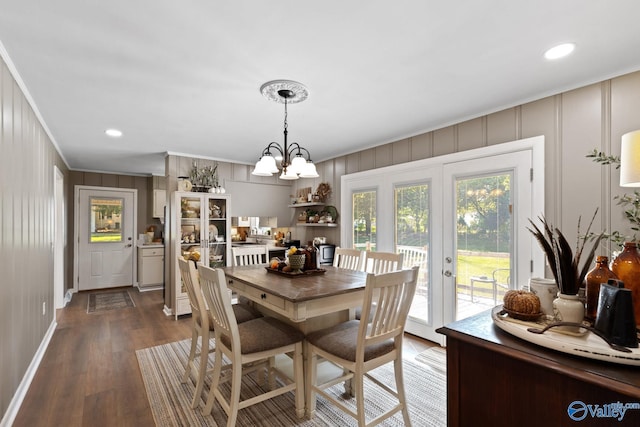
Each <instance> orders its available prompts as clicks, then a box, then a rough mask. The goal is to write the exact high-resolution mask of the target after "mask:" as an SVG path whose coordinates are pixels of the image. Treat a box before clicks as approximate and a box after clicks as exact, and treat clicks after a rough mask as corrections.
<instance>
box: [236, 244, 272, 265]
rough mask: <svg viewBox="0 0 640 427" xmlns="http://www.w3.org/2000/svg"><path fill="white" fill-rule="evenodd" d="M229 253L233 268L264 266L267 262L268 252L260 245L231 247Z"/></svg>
mask: <svg viewBox="0 0 640 427" xmlns="http://www.w3.org/2000/svg"><path fill="white" fill-rule="evenodd" d="M231 252H232V254H233V265H234V266H239V265H257V264H266V263H267V262H268V261H269V260H268V258H269V251H268V250H267V247H266V246H262V245H257V246H240V247H232V248H231Z"/></svg>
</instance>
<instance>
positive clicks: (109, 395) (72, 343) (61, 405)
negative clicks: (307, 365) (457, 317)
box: [14, 288, 434, 427]
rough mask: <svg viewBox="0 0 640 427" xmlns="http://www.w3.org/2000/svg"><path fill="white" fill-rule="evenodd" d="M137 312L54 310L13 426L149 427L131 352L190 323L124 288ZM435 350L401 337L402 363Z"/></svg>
mask: <svg viewBox="0 0 640 427" xmlns="http://www.w3.org/2000/svg"><path fill="white" fill-rule="evenodd" d="M129 293H130V295H131V297H132V299H133V301H134V302H135V304H136V307H135V308H126V309H119V310H112V311H106V312H101V313H92V314H88V313H87V301H88V295H89V293H88V292H80V293H77V294H75V295H74V297H73V300H72V301H71V303H70V304H69V305H68V306H67V307H65V308H64V309H61V310H58V314H57V321H58V327H57V329H56V331H55V333H54V335H53V337H52V339H51V342H50V344H49V347H48V349H47V351H46V353H45V355H44V358H43V360H42V362H41V364H40V367H39V368H38V371H37V373H36V375H35V377H34V379H33V382H32V383H31V387H30V388H29V391H28V392H27V395H26V397H25V399H24V402H23V404H22V407H21V409H20V412H19V413H18V415H17V417H16V420H15V423H14V426H29V427H33V426H92V427H94V426H136V427H140V426H153V425H154V422H153V416H152V415H151V409H150V407H149V403H148V401H147V395H146V391H145V388H144V384H143V382H142V377H141V375H140V369H139V368H138V360H137V359H136V355H135V351H136V350H138V349H142V348H147V347H152V346H155V345H160V344H165V343H168V342H172V341H178V340H181V339H185V338H189V337H190V336H191V333H190V327H191V318H190V317H189V316H186V317H184V318H181V319H179V320H178V321H175V320H173V319H174V318H173V317H167V316H165V314H164V313H163V311H162V308H163V306H164V300H163V297H162V291H151V292H144V293H139V292H138V291H137V289H135V288H130V292H129ZM433 345H434V344H433V343H431V342H429V341H426V340H422V339H420V338H417V337H414V336H411V335H407V337H406V339H405V346H404V349H403V350H404V357H406V358H413V357H414V356H415V355H416V354H418V353H420V352H421V351H423V350H424V349H425V348H427V347H431V346H433Z"/></svg>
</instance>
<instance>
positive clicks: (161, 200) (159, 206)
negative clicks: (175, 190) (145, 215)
mask: <svg viewBox="0 0 640 427" xmlns="http://www.w3.org/2000/svg"><path fill="white" fill-rule="evenodd" d="M166 204H167V192H166V190H153V217H154V218H164V207H165V205H166Z"/></svg>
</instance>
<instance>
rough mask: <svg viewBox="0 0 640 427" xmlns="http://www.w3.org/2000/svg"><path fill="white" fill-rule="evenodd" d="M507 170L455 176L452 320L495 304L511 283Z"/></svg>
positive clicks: (508, 179)
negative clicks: (454, 311)
mask: <svg viewBox="0 0 640 427" xmlns="http://www.w3.org/2000/svg"><path fill="white" fill-rule="evenodd" d="M512 179H513V176H512V173H510V172H508V173H498V174H492V175H485V176H473V177H464V178H457V179H456V180H455V191H456V201H455V203H456V204H455V214H456V218H457V227H456V228H457V236H456V252H455V256H456V262H455V265H456V298H455V299H456V319H463V318H465V317H469V316H471V315H473V314H476V313H479V312H481V311H484V310H487V309H488V308H491V307H494V306H495V305H496V304H498V303H499V302H500V301H502V297H503V296H504V293H505V292H506V290H508V289H509V287H510V280H511V277H512V274H511V253H512V248H513V238H512V236H513V221H512V202H511V183H512Z"/></svg>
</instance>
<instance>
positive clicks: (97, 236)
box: [91, 233, 122, 243]
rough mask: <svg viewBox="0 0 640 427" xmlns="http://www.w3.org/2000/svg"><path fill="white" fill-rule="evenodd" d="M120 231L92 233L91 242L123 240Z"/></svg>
mask: <svg viewBox="0 0 640 427" xmlns="http://www.w3.org/2000/svg"><path fill="white" fill-rule="evenodd" d="M121 241H122V235H121V234H120V233H91V243H105V242H121Z"/></svg>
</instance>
